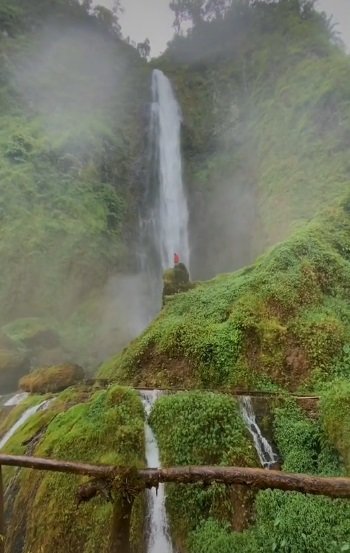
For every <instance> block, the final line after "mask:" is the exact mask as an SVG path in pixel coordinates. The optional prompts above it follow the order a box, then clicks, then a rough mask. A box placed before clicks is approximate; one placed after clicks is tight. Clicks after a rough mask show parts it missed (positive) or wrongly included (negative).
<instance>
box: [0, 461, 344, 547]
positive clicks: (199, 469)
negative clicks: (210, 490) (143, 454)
mask: <svg viewBox="0 0 350 553" xmlns="http://www.w3.org/2000/svg"><path fill="white" fill-rule="evenodd" d="M4 466H10V467H21V468H27V469H35V470H42V471H51V472H61V473H69V474H76V475H86V476H91V477H94V478H98V479H102V480H103V479H106V480H109V481H110V480H111V479H113V478H118V477H119V479H120V480H121V486H122V487H123V479H124V484H125V487H127V486H128V478H129V476H130V473H131V471H130V469H127V468H125V467H115V466H110V465H91V464H86V463H75V462H70V461H60V460H54V459H43V458H40V457H28V456H15V455H6V454H0V534H1V535H0V553H4V547H5V546H4V535H5V515H4V493H3V484H2V470H1V469H2V467H4ZM132 475H133V477H136V478H137V482H138V484H139V485H140V484H141V486H139V487H138V491H140V490H142V488H143V489H145V488H152V487H157V486H158V485H159V483H164V482H173V483H176V484H196V483H197V484H198V483H202V484H211V483H214V482H215V483H220V484H226V485H230V486H232V485H243V486H246V487H249V488H251V489H254V490H266V489H274V490H283V491H297V492H301V493H305V494H313V495H324V496H328V497H332V498H343V499H349V498H350V478H329V477H319V476H309V475H306V474H291V473H283V472H280V471H274V470H266V469H255V468H246V467H221V466H187V467H184V466H179V467H172V468H158V469H132ZM122 487H121V491H123V488H122ZM123 495H124V494H123V493H122V496H123ZM122 501H123V499H122ZM131 507H132V498H131V499H130V496H129V497H128V494H125V496H124V504H123V505H122V506H121V508H120V507H119V509H116V512H121V513H123V515H122V517H120V520H119V521H118V520H115V521H114V524H113V528H112V533H111V537H112V539H111V548H110V551H111V553H112V552H114V551H117V550H118V547H116V545H115V544H116V542H118V543H121V540H122V539H123V538H122V537H121V535H120V534H121V532H120V530H121V526H122V524H123V521H124V520H125V513H126V514H127V515H130V512H131Z"/></svg>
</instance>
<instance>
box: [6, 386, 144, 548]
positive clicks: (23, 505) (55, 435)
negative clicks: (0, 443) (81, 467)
mask: <svg viewBox="0 0 350 553" xmlns="http://www.w3.org/2000/svg"><path fill="white" fill-rule="evenodd" d="M65 394H66V395H63V397H64V398H66V399H67V398H69V397H70V398H71V392H70V391H67V392H66V393H65ZM51 409H52V410H54V409H55V403H54V404H53V406H52V408H51ZM51 409H50V410H49V411H48V412H47V414H43V413H42V414H39V413H38V416H40V417H50V418H51V419H52V420H51V421H50V422H49V423H48V427H47V430H46V432H45V435H44V437H43V438H42V439H41V440H40V442H39V444H38V445H37V446H36V447H35V451H34V454H35V455H38V456H42V457H50V458H57V459H65V460H72V461H81V462H84V461H85V462H90V463H107V464H115V465H122V466H129V467H130V466H142V464H143V448H144V434H143V422H144V421H143V418H144V414H143V408H142V404H141V402H140V400H139V398H138V396H137V394H136V393H135V392H133V391H131V390H128V389H124V388H120V387H113V388H110V389H109V390H108V391H102V392H97V393H95V394H94V395H93V396H92V398H91V399H90V400H88V401H87V402H86V403H84V404H78V405H75V406H73V407H70V408H68V410H65V411H62V412H58V413H57V411H56V416H54V418H52V412H51ZM50 412H51V415H50ZM41 422H42V423H43V420H42V421H41ZM47 422H48V421H47V420H46V423H47ZM33 430H34V429H33V427H32V428H31V431H33ZM28 432H29V428H28V427H27V433H28ZM16 439H17V438H16V437H14V440H15V441H16ZM15 441H10V442H9V443H8V445H7V451H8V452H13V449H15V448H16V446H15ZM17 478H19V480H18V481H17V484H16V485H19V486H20V488H19V491H18V494H17V495H16V497H15V499H14V503H13V505H11V506H10V509H11V517H12V521H13V523H12V525H11V529H10V532H9V538H8V540H9V547H11V544H13V543H14V542H15V541H16V540H20V541H22V542H23V544H24V551H27V552H29V551H32V550H33V549H35V550H40V549H41V548H42V549H47V548H48V549H55V551H57V552H60V551H62V553H63V552H65V551H73V550H74V551H77V552H79V551H84V552H86V551H89V552H93V551H96V547H98V548H99V551H108V546H109V536H110V526H111V512H112V507H111V504H109V503H106V501H105V499H103V498H101V497H100V498H97V499H94V500H92V501H91V502H89V503H86V504H85V503H83V504H82V505H81V506H80V507H79V508H78V507H77V499H76V494H77V491H78V487H79V484H81V483H83V482H86V480H87V479H86V478H76V477H74V476H70V475H63V474H55V473H40V472H35V473H34V474H32V473H30V472H29V471H24V470H23V471H21V473H20V475H19V476H17ZM116 501H118V497H116ZM141 511H142V508H141V507H140V505H138V508H136V509H135V513H134V522H133V525H134V527H135V528H136V529H138V530H137V532H136V533H137V535H135V532H134V540H135V542H136V543H138V544H140V535H139V532H140V528H141V527H142V524H141V523H140V520H142V516H141ZM68 523H69V528H70V531H69V532H67V524H68ZM16 543H17V542H16Z"/></svg>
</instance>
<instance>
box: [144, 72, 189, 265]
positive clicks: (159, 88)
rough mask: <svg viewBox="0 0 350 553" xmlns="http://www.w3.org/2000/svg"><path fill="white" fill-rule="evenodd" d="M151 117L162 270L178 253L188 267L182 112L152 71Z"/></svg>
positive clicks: (168, 86)
mask: <svg viewBox="0 0 350 553" xmlns="http://www.w3.org/2000/svg"><path fill="white" fill-rule="evenodd" d="M152 96H153V104H152V117H153V118H154V122H153V127H154V129H155V130H156V133H157V140H156V147H157V149H158V155H157V157H158V162H159V198H158V206H157V207H158V220H159V223H158V225H159V234H158V236H159V240H160V255H161V264H162V269H163V270H165V269H167V268H169V267H170V266H171V265H172V263H173V254H174V252H178V253H179V254H180V258H181V259H182V260H183V262H184V263H185V265H187V266H188V265H189V261H190V259H189V258H190V248H189V241H188V206H187V198H186V194H185V189H184V185H183V180H182V159H181V138H180V132H181V120H182V116H181V110H180V107H179V104H178V103H177V100H176V98H175V95H174V92H173V90H172V87H171V83H170V81H169V79H168V78H167V77H166V76H165V75H164V73H162V72H161V71H159V70H157V69H155V70H154V71H153V76H152Z"/></svg>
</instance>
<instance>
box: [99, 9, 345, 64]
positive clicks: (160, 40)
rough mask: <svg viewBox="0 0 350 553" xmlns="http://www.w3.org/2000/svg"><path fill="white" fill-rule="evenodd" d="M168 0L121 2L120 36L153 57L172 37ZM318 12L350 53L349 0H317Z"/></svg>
mask: <svg viewBox="0 0 350 553" xmlns="http://www.w3.org/2000/svg"><path fill="white" fill-rule="evenodd" d="M169 1H170V0H122V4H123V6H124V8H125V12H124V14H123V16H122V17H121V24H122V30H123V35H124V36H125V37H127V36H130V39H131V40H134V41H135V42H143V41H144V40H145V38H149V39H150V41H151V47H152V53H151V54H152V56H157V55H159V54H160V53H161V52H163V51H164V50H165V48H166V44H167V42H168V41H169V40H170V39H171V37H172V34H173V29H172V20H173V14H172V12H171V11H170V9H169V7H168V5H169ZM96 3H98V4H103V5H105V6H107V7H109V8H110V7H111V6H112V4H113V0H98V1H97V0H96ZM318 6H319V8H320V9H321V10H323V11H325V12H327V13H328V14H329V15H333V17H334V20H335V22H337V23H338V24H339V26H338V27H337V29H338V30H339V31H340V32H341V33H342V38H343V40H344V42H345V43H346V44H347V46H348V49H349V50H350V0H318Z"/></svg>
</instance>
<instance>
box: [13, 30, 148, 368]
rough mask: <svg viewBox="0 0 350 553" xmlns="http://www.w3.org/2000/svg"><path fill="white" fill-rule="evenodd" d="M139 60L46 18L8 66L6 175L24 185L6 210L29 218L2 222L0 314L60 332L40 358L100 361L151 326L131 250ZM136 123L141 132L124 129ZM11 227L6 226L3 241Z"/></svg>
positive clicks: (112, 43) (98, 36)
mask: <svg viewBox="0 0 350 553" xmlns="http://www.w3.org/2000/svg"><path fill="white" fill-rule="evenodd" d="M138 60H139V57H138V55H137V53H136V52H135V51H134V50H133V49H132V48H131V47H126V46H125V45H124V44H123V43H122V42H121V41H120V40H119V39H116V38H115V37H113V36H109V34H108V33H106V32H104V31H103V29H99V28H98V26H96V25H95V24H76V25H75V24H69V25H64V27H62V26H61V25H56V24H54V23H53V22H50V23H48V24H46V25H44V26H43V27H42V28H41V29H40V30H38V31H36V32H35V33H34V35H33V37H32V40H31V42H30V43H29V48H26V49H19V52H18V53H17V54H16V58H15V63H14V64H13V66H12V67H11V80H10V86H11V90H12V91H13V94H14V95H15V97H16V102H17V106H19V109H17V112H18V116H16V115H14V116H13V119H12V121H13V128H12V129H11V132H12V137H11V139H9V140H10V146H8V152H9V154H8V155H9V159H10V161H11V163H12V166H11V167H10V169H11V171H12V172H8V175H9V176H8V177H7V178H8V179H9V182H10V179H11V180H16V183H17V185H18V186H19V189H18V194H17V195H18V202H17V203H14V202H13V198H14V196H13V195H12V197H11V198H10V196H9V202H8V206H7V212H8V216H9V217H11V216H12V217H16V218H17V221H18V222H19V221H21V225H20V226H19V225H17V226H16V228H15V230H14V227H13V225H12V226H11V225H10V219H6V220H8V221H9V223H8V233H9V239H10V237H11V236H13V237H14V239H15V240H16V244H17V246H16V256H15V255H14V253H15V252H14V250H12V252H11V258H9V260H8V266H9V271H10V272H9V277H8V282H7V286H6V287H5V292H4V293H5V294H6V298H7V299H6V310H4V309H3V312H2V320H3V324H4V323H6V324H7V325H9V324H16V321H17V320H19V321H20V320H23V319H24V320H28V321H29V320H31V319H33V318H34V319H35V320H39V319H40V320H42V321H43V324H45V325H47V326H48V327H49V328H52V329H53V331H55V332H57V333H58V335H59V336H60V346H59V347H58V348H55V352H51V353H52V355H47V354H46V353H47V352H45V353H44V352H42V355H41V354H40V356H39V358H38V356H37V355H35V361H33V362H35V363H39V364H40V363H41V359H42V360H43V362H44V360H45V362H47V359H50V361H51V360H52V361H53V362H55V363H56V362H58V361H59V357H60V353H59V351H58V350H61V359H62V361H63V360H67V359H70V360H72V361H75V362H80V363H82V364H84V366H87V367H88V368H89V370H92V369H93V368H94V367H96V365H97V364H98V363H100V362H101V361H102V360H104V359H105V358H106V357H107V356H108V355H111V354H114V353H115V352H116V351H118V350H119V349H120V348H121V347H123V346H125V345H126V344H127V343H128V342H129V341H130V340H131V339H132V338H134V337H135V336H136V335H137V334H138V333H139V332H140V331H141V330H142V328H143V327H144V325H145V322H144V323H142V322H141V321H140V319H141V315H140V312H138V309H139V311H140V309H141V308H140V306H141V305H142V297H143V295H144V287H143V283H142V279H141V278H140V276H139V275H138V270H137V259H136V253H135V249H136V243H137V240H138V238H137V225H138V223H137V216H134V215H133V216H131V217H130V218H129V214H130V212H132V211H134V212H137V202H138V194H139V193H140V192H138V190H137V187H138V180H137V177H136V176H135V173H134V171H135V172H136V169H135V168H134V165H133V163H130V162H129V163H127V162H126V159H127V158H128V156H130V155H132V151H133V150H136V149H139V145H138V141H139V140H140V142H141V152H140V154H138V157H140V155H142V141H143V137H142V125H143V121H142V118H141V119H140V117H139V113H138V105H142V102H143V99H142V98H140V101H139V104H138V100H137V99H136V101H135V96H137V95H138V93H139V92H140V93H141V94H142V86H141V88H140V89H139V90H138V91H137V92H135V88H137V86H135V83H136V82H137V78H136V80H135V82H134V81H133V79H135V73H136V75H137V71H138V63H141V62H139V61H138ZM130 64H135V66H136V70H135V72H133V71H130ZM140 74H141V78H142V79H143V76H142V72H140ZM145 86H146V87H147V82H146V85H145ZM134 87H135V88H134ZM129 97H130V99H129ZM21 113H24V114H26V115H25V117H22V115H21ZM138 127H140V128H141V132H139V135H140V136H138V135H137V136H136V138H134V137H133V136H130V135H129V134H128V133H130V129H135V132H138V131H137V129H138ZM10 156H11V157H10ZM137 163H139V162H138V160H137V159H136V161H135V165H136V164H137ZM12 167H13V169H12ZM15 171H16V172H15ZM129 183H130V186H129ZM128 187H129V188H128ZM132 187H134V188H135V197H134V199H131V198H132V196H130V194H132ZM128 196H129V197H130V201H129V203H127V202H126V198H127V197H128ZM15 213H16V215H14V214H15ZM130 219H131V220H130ZM14 220H16V219H14ZM6 232H7V227H6V225H5V226H4V230H3V238H4V237H5V233H6ZM126 236H127V238H126ZM3 281H5V278H3ZM42 349H43V350H44V349H45V344H42ZM47 349H49V350H50V345H49V344H47Z"/></svg>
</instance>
